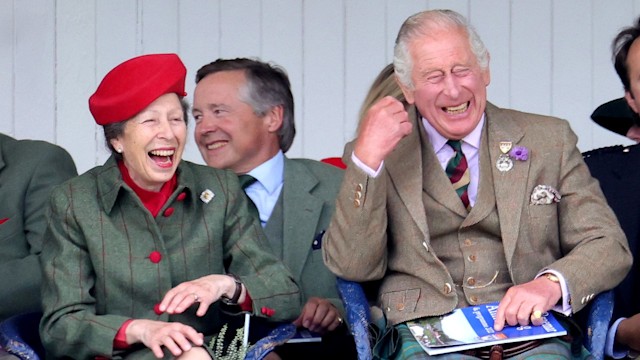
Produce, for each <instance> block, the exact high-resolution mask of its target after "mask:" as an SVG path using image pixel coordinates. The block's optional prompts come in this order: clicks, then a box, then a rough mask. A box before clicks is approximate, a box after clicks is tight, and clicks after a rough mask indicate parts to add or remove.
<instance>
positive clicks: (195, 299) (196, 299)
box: [191, 293, 200, 302]
mask: <svg viewBox="0 0 640 360" xmlns="http://www.w3.org/2000/svg"><path fill="white" fill-rule="evenodd" d="M191 295H193V302H200V296H198V294H196V293H192V294H191Z"/></svg>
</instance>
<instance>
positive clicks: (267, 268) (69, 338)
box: [40, 158, 301, 359]
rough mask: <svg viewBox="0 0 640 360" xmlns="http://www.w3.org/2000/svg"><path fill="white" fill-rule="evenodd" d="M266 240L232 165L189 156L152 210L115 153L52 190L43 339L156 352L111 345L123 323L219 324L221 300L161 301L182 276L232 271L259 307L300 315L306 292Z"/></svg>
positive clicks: (57, 346)
mask: <svg viewBox="0 0 640 360" xmlns="http://www.w3.org/2000/svg"><path fill="white" fill-rule="evenodd" d="M205 193H207V194H208V195H209V196H204V195H202V194H205ZM183 194H184V195H183ZM268 248H269V247H268V245H267V243H266V238H265V237H264V235H263V232H262V229H261V227H260V224H259V222H258V221H257V219H254V218H253V217H252V216H251V215H250V214H249V207H248V202H247V200H246V197H245V196H244V194H243V193H242V190H241V189H240V186H239V184H238V180H237V177H236V176H235V175H234V174H233V173H232V172H230V171H221V170H216V169H213V168H210V167H206V166H200V165H195V164H192V163H189V162H187V161H182V162H181V164H180V166H179V167H178V187H177V189H176V191H175V192H174V193H173V194H172V195H171V197H170V198H169V200H168V201H167V203H166V204H165V205H164V207H163V208H162V209H161V211H160V213H159V214H158V215H157V216H156V217H155V218H153V217H152V215H151V213H149V212H148V211H147V210H146V209H145V208H144V206H143V204H142V203H141V201H140V200H139V198H138V197H137V196H136V195H135V193H134V192H133V191H132V190H131V189H130V188H129V187H128V186H127V185H126V184H124V182H123V181H122V178H121V176H120V172H119V170H118V167H117V164H116V161H115V160H114V159H113V158H111V159H109V160H108V161H107V162H106V163H105V165H103V166H99V167H96V168H94V169H92V170H90V171H88V172H87V173H85V174H83V175H82V176H79V177H77V178H76V179H74V180H72V181H70V182H67V183H66V184H65V185H63V186H61V187H58V188H56V190H55V191H54V193H53V195H52V202H51V207H50V212H49V227H48V230H47V232H46V234H45V237H44V248H43V256H42V258H41V259H42V264H43V276H44V278H45V280H46V281H45V282H44V285H43V288H42V296H43V307H44V316H43V319H42V322H41V324H40V335H41V338H42V340H43V343H44V345H45V347H46V349H47V351H48V352H49V355H51V356H53V357H56V358H58V357H71V358H76V359H84V358H93V357H95V356H105V357H116V358H117V357H130V355H132V356H131V358H148V359H152V358H154V357H153V354H152V353H151V351H149V350H148V349H146V348H141V347H133V348H132V349H129V350H128V351H127V352H121V351H114V350H113V339H114V337H115V335H116V333H117V331H118V329H119V328H120V327H121V326H122V324H123V323H124V322H125V321H126V320H128V319H140V318H144V319H152V320H160V321H171V322H173V321H176V322H182V323H184V324H188V325H190V326H193V327H194V328H195V329H196V330H197V331H200V332H202V333H203V334H205V336H206V335H212V334H215V333H217V331H218V330H219V328H220V327H221V325H222V324H221V323H220V320H219V311H220V308H219V306H218V304H217V303H216V304H214V306H212V307H211V308H210V310H209V312H208V313H207V314H206V315H205V316H204V317H201V318H200V317H197V316H196V315H195V310H196V307H195V306H194V307H192V308H190V309H188V310H187V311H186V312H185V313H183V314H180V315H172V316H169V315H168V314H166V313H163V314H157V313H156V312H155V311H154V307H155V305H156V304H158V303H159V302H160V300H161V299H162V297H163V296H164V294H165V293H166V292H167V291H168V290H169V289H171V288H172V287H174V286H176V285H178V284H180V283H182V282H184V281H188V280H192V279H196V278H199V277H202V276H205V275H209V274H216V273H218V274H220V273H226V272H229V273H234V274H236V275H237V276H239V277H240V278H241V280H242V281H243V282H244V284H245V286H246V288H247V290H248V291H249V294H250V295H251V298H252V299H253V309H254V313H255V314H256V315H257V316H264V315H263V314H262V311H261V309H262V308H263V307H268V308H272V309H274V310H275V314H274V316H273V318H274V319H279V320H287V319H292V318H295V316H296V315H297V314H298V312H299V311H300V306H301V303H300V291H299V289H298V287H297V285H296V284H295V282H294V281H293V280H292V277H291V275H290V273H289V271H288V270H287V269H286V268H285V267H284V265H283V264H282V263H281V262H280V261H279V260H278V259H276V258H275V257H274V256H273V255H271V254H270V253H269V252H268V251H265V250H264V249H268Z"/></svg>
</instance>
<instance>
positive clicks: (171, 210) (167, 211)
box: [162, 207, 175, 217]
mask: <svg viewBox="0 0 640 360" xmlns="http://www.w3.org/2000/svg"><path fill="white" fill-rule="evenodd" d="M174 211H175V209H174V208H172V207H170V208H168V209H167V210H165V211H164V214H162V215H164V217H169V216H171V215H173V212H174Z"/></svg>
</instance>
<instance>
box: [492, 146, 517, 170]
mask: <svg viewBox="0 0 640 360" xmlns="http://www.w3.org/2000/svg"><path fill="white" fill-rule="evenodd" d="M512 146H513V143H512V142H511V141H500V152H502V154H500V156H498V161H496V167H497V168H498V170H500V171H502V172H505V171H509V170H511V168H513V160H511V157H510V156H509V151H511V147H512Z"/></svg>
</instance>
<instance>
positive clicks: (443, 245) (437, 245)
mask: <svg viewBox="0 0 640 360" xmlns="http://www.w3.org/2000/svg"><path fill="white" fill-rule="evenodd" d="M421 129H422V128H421ZM486 143H487V132H486V129H484V130H483V132H482V141H481V147H480V154H479V155H480V160H479V161H480V177H479V178H480V184H479V189H478V197H477V199H476V203H475V205H474V207H473V208H472V209H471V210H470V212H469V213H468V214H466V216H461V215H460V212H459V211H458V212H456V211H452V209H456V208H458V207H459V206H462V201H461V200H460V198H459V197H458V196H457V194H456V193H455V191H454V189H453V186H452V185H451V182H450V181H449V179H448V178H447V175H446V174H445V172H444V170H443V169H442V168H441V166H440V165H439V163H438V159H437V157H436V155H435V152H434V151H433V146H432V145H431V143H430V142H429V140H428V137H427V136H426V134H425V132H424V131H421V144H422V147H421V148H422V162H423V164H422V166H423V169H425V171H424V173H425V174H426V173H427V172H430V171H434V172H438V173H439V174H441V176H435V177H427V176H424V174H423V191H422V198H423V203H424V206H425V213H426V214H427V223H428V225H429V235H430V237H431V245H432V247H433V249H434V251H435V253H436V254H437V256H438V258H439V259H440V260H441V261H442V262H443V263H444V264H445V266H446V267H447V269H448V270H449V273H450V274H451V277H452V279H453V281H454V284H455V290H456V293H457V295H458V305H457V306H458V307H464V306H469V305H474V304H481V303H487V302H490V301H499V300H500V299H501V298H502V296H503V295H504V293H505V292H506V291H507V289H508V288H509V287H510V286H511V285H512V282H511V278H510V276H509V271H508V267H507V262H506V259H505V256H504V250H503V245H502V240H501V235H500V223H499V218H498V212H497V208H496V199H495V194H494V192H493V189H494V186H493V179H492V176H491V168H490V167H488V166H487V164H488V162H490V159H489V151H488V150H487V147H486V145H485V146H482V144H486ZM483 165H484V166H483ZM489 165H490V164H489ZM430 186H431V187H435V188H438V189H442V191H446V192H448V193H450V194H451V196H448V197H447V198H446V202H445V203H440V202H438V201H436V200H435V199H434V198H432V197H431V196H430V195H429V194H428V193H427V192H426V191H424V189H425V188H427V187H430ZM458 210H459V209H458Z"/></svg>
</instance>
